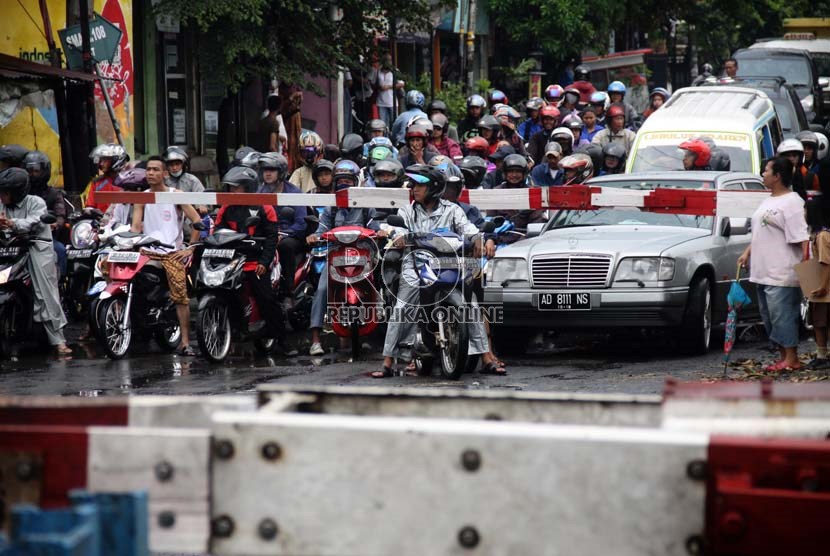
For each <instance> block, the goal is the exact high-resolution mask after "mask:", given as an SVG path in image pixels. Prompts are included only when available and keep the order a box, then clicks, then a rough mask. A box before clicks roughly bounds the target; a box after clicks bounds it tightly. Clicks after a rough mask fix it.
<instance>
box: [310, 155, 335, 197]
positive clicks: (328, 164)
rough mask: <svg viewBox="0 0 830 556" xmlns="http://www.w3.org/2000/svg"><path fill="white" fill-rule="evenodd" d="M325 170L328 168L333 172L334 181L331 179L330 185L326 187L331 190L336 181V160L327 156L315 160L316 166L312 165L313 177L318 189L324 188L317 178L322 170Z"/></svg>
mask: <svg viewBox="0 0 830 556" xmlns="http://www.w3.org/2000/svg"><path fill="white" fill-rule="evenodd" d="M323 170H328V171H329V172H331V175H332V181H330V182H329V185H328V186H327V187H325V188H324V189H329V190H330V189H331V187H332V184H333V183H334V162H332V161H330V160H326V159H325V158H321V159H320V160H318V161H317V162H315V163H314V166H312V168H311V179H312V180H313V181H314V185H316V186H317V188H318V189H321V188H323V186H322V185H320V182H319V181H317V178H319V177H320V172H322V171H323Z"/></svg>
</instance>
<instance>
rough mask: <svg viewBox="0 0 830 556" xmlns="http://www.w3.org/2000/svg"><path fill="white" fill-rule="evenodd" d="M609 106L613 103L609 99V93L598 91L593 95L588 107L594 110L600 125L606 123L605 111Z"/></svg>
mask: <svg viewBox="0 0 830 556" xmlns="http://www.w3.org/2000/svg"><path fill="white" fill-rule="evenodd" d="M609 104H611V101H610V100H609V99H608V94H607V93H605V92H603V91H597V92H596V93H594V94H592V95H591V99H590V101H589V102H588V106H589V107H590V108H593V109H594V113H595V114H596V115H597V121H598V122H599V123H600V124H602V123H603V122H605V111H606V110H607V109H608V105H609Z"/></svg>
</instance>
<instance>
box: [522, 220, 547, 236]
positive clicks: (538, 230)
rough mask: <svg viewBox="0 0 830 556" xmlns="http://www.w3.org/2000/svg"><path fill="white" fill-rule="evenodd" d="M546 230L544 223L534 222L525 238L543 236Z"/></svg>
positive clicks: (528, 228)
mask: <svg viewBox="0 0 830 556" xmlns="http://www.w3.org/2000/svg"><path fill="white" fill-rule="evenodd" d="M544 228H545V223H544V222H534V223H532V224H528V225H527V233H526V234H525V237H537V236H540V235H542V230H543V229H544Z"/></svg>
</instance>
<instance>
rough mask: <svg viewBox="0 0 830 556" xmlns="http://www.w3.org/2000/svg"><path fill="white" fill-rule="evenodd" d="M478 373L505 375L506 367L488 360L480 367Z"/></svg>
mask: <svg viewBox="0 0 830 556" xmlns="http://www.w3.org/2000/svg"><path fill="white" fill-rule="evenodd" d="M479 373H480V374H483V375H496V376H506V375H507V369H505V368H504V366H501V365H499V364H498V363H497V362H496V361H490V362H489V363H487V364H486V365H484V367H482V369H481V370H480V371H479Z"/></svg>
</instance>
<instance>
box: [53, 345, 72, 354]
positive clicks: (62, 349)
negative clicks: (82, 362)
mask: <svg viewBox="0 0 830 556" xmlns="http://www.w3.org/2000/svg"><path fill="white" fill-rule="evenodd" d="M55 353H57V354H58V355H72V348H71V347H69V346H67V345H66V344H63V345H59V346H55Z"/></svg>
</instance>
